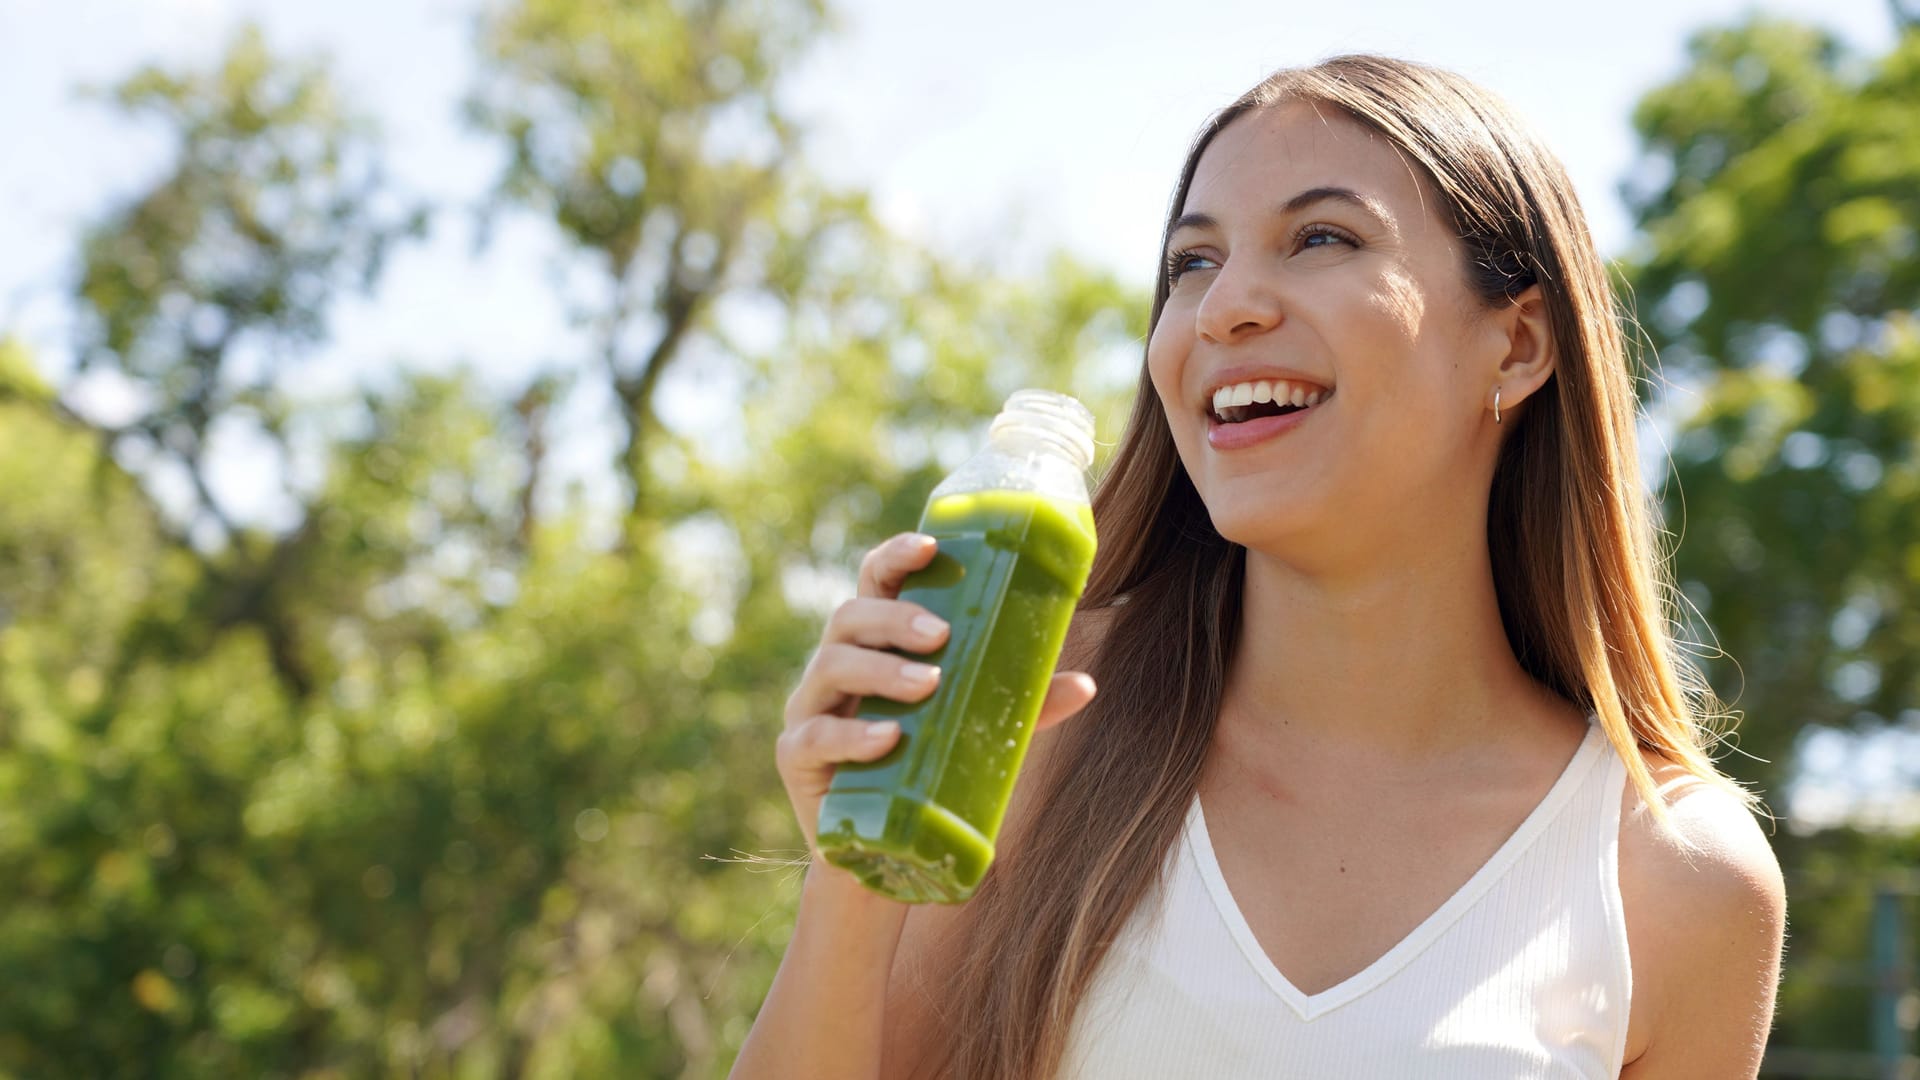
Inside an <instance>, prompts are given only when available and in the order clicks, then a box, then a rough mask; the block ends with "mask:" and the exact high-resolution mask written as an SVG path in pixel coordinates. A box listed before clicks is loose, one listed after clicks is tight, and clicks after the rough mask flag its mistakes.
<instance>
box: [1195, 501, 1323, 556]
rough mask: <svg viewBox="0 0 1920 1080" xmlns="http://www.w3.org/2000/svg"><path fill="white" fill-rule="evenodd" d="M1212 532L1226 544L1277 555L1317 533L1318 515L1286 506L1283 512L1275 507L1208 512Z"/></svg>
mask: <svg viewBox="0 0 1920 1080" xmlns="http://www.w3.org/2000/svg"><path fill="white" fill-rule="evenodd" d="M1208 517H1210V518H1211V519H1212V521H1213V529H1214V531H1215V532H1217V533H1219V534H1220V535H1221V536H1222V537H1224V538H1226V539H1227V540H1228V541H1229V542H1231V543H1235V544H1239V545H1240V546H1241V547H1245V548H1254V549H1258V550H1261V551H1278V550H1281V549H1283V548H1286V547H1289V546H1291V545H1293V544H1297V543H1298V542H1299V541H1300V540H1301V539H1302V538H1303V537H1306V536H1309V535H1312V534H1313V533H1314V532H1317V531H1318V527H1317V526H1316V524H1315V523H1316V522H1317V521H1319V520H1320V515H1319V513H1318V512H1317V511H1316V510H1310V509H1308V508H1306V507H1302V506H1299V505H1298V504H1297V503H1292V502H1289V503H1288V505H1287V506H1286V508H1285V509H1284V511H1282V509H1281V508H1280V507H1278V506H1276V505H1274V504H1271V503H1269V504H1267V505H1264V506H1240V507H1225V508H1221V509H1217V510H1216V509H1209V511H1208Z"/></svg>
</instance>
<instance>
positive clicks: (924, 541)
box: [900, 533, 933, 551]
mask: <svg viewBox="0 0 1920 1080" xmlns="http://www.w3.org/2000/svg"><path fill="white" fill-rule="evenodd" d="M900 543H901V544H902V545H903V546H905V547H906V548H907V549H908V550H909V551H912V550H916V549H919V548H923V547H925V546H927V545H928V544H931V543H933V537H931V536H928V535H927V534H926V533H908V534H907V535H906V536H905V537H904V538H902V539H901V541H900Z"/></svg>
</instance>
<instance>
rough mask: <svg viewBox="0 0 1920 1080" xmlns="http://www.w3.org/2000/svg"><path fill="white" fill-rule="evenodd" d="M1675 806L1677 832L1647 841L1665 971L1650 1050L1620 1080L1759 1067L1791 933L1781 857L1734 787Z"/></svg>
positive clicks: (1646, 836)
mask: <svg viewBox="0 0 1920 1080" xmlns="http://www.w3.org/2000/svg"><path fill="white" fill-rule="evenodd" d="M1671 809H1672V816H1673V823H1674V832H1673V833H1672V834H1666V835H1662V834H1657V833H1656V832H1654V831H1653V830H1652V829H1650V828H1649V829H1646V830H1642V832H1641V838H1640V840H1639V841H1637V842H1638V843H1640V844H1641V845H1642V847H1643V853H1642V865H1643V866H1644V867H1645V873H1646V878H1647V880H1646V882H1645V885H1646V889H1645V895H1646V896H1647V899H1648V901H1649V903H1650V904H1651V905H1652V906H1653V910H1651V911H1650V912H1649V916H1650V917H1649V918H1648V919H1647V920H1646V923H1645V925H1646V931H1645V933H1646V935H1647V938H1648V940H1647V941H1646V942H1645V944H1646V946H1648V948H1647V949H1646V952H1647V953H1648V954H1649V955H1651V956H1656V957H1658V958H1659V959H1658V978H1657V984H1656V985H1655V986H1653V987H1651V988H1650V989H1651V990H1652V991H1653V992H1654V993H1655V995H1656V998H1655V1002H1654V1006H1655V1007H1654V1010H1653V1015H1652V1017H1651V1022H1650V1025H1649V1026H1650V1029H1651V1030H1650V1032H1649V1038H1648V1042H1647V1048H1646V1050H1645V1052H1644V1053H1642V1054H1641V1055H1640V1056H1639V1057H1638V1058H1636V1059H1635V1060H1634V1061H1633V1063H1632V1064H1631V1065H1629V1066H1628V1067H1627V1068H1626V1069H1624V1070H1623V1071H1622V1072H1621V1074H1620V1075H1621V1080H1682V1078H1693V1077H1703V1076H1713V1077H1752V1076H1756V1075H1758V1073H1759V1070H1760V1059H1761V1057H1762V1056H1763V1055H1764V1054H1765V1052H1766V1045H1767V1033H1768V1031H1769V1030H1770V1029H1771V1028H1772V1026H1773V1005H1774V995H1775V992H1776V990H1777V988H1778V986H1779V982H1780V950H1781V946H1782V944H1783V942H1784V940H1785V936H1786V918H1787V904H1786V888H1785V885H1784V883H1783V882H1782V880H1781V876H1780V864H1779V861H1778V860H1777V859H1776V858H1775V857H1774V854H1773V849H1772V847H1771V845H1769V844H1768V843H1767V839H1766V836H1765V835H1764V834H1762V833H1761V831H1760V827H1759V824H1758V823H1757V822H1756V821H1755V820H1754V818H1753V815H1752V814H1750V813H1749V812H1748V811H1747V809H1746V808H1745V807H1743V806H1741V805H1740V804H1739V803H1738V802H1736V801H1735V800H1734V799H1733V797H1732V796H1730V795H1727V794H1726V793H1724V792H1721V791H1718V790H1714V789H1710V788H1705V787H1700V788H1697V789H1695V790H1694V791H1693V792H1692V793H1690V794H1688V795H1686V796H1684V797H1682V798H1680V799H1678V800H1677V801H1675V802H1674V803H1673V804H1672V807H1671Z"/></svg>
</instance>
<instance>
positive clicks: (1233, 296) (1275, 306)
mask: <svg viewBox="0 0 1920 1080" xmlns="http://www.w3.org/2000/svg"><path fill="white" fill-rule="evenodd" d="M1236 270H1237V271H1238V272H1237V273H1236V272H1235V271H1236ZM1284 320H1285V315H1284V314H1283V313H1282V311H1281V305H1280V298H1279V296H1277V295H1276V294H1275V292H1274V290H1273V287H1272V283H1271V282H1270V281H1267V280H1265V279H1263V278H1262V277H1261V276H1260V275H1259V274H1257V273H1254V272H1252V270H1251V268H1244V269H1243V268H1240V267H1236V266H1234V264H1233V260H1231V259H1229V260H1228V261H1227V264H1226V265H1225V266H1222V267H1221V268H1220V269H1219V271H1218V272H1216V273H1215V274H1214V276H1213V280H1212V281H1211V282H1209V283H1208V285H1207V294H1206V295H1205V296H1203V297H1201V299H1200V307H1199V310H1198V311H1196V312H1195V313H1194V332H1195V333H1197V334H1199V335H1200V337H1201V338H1203V339H1205V340H1206V341H1209V342H1212V343H1214V344H1219V345H1224V344H1227V343H1229V342H1233V341H1237V340H1240V339H1242V338H1246V337H1251V336H1253V335H1255V334H1261V333H1265V332H1266V331H1268V330H1272V329H1273V328H1274V327H1276V326H1279V325H1280V324H1281V322H1283V321H1284Z"/></svg>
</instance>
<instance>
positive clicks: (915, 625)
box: [821, 596, 948, 653]
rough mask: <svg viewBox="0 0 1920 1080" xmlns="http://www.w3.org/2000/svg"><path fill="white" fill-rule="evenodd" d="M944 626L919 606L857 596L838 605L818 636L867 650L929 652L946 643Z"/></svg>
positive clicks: (898, 601)
mask: <svg viewBox="0 0 1920 1080" xmlns="http://www.w3.org/2000/svg"><path fill="white" fill-rule="evenodd" d="M947 630H948V627H947V622H946V620H945V619H942V618H940V617H939V616H938V615H935V614H934V613H933V612H931V611H928V610H927V609H926V608H923V607H921V606H920V605H919V604H915V603H912V602H910V601H907V600H885V599H881V598H880V597H877V596H860V597H855V598H854V599H852V600H849V601H847V602H846V603H844V604H841V605H840V606H839V607H838V608H835V609H834V612H833V615H832V616H831V617H829V618H828V619H827V629H826V631H825V633H823V634H822V635H821V636H822V637H823V638H824V639H825V640H827V641H832V642H846V643H851V644H854V645H864V646H866V647H867V648H870V649H905V650H907V651H909V652H922V653H924V652H932V651H933V650H935V649H937V648H939V647H940V646H941V645H942V644H944V643H945V642H946V640H947Z"/></svg>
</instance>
